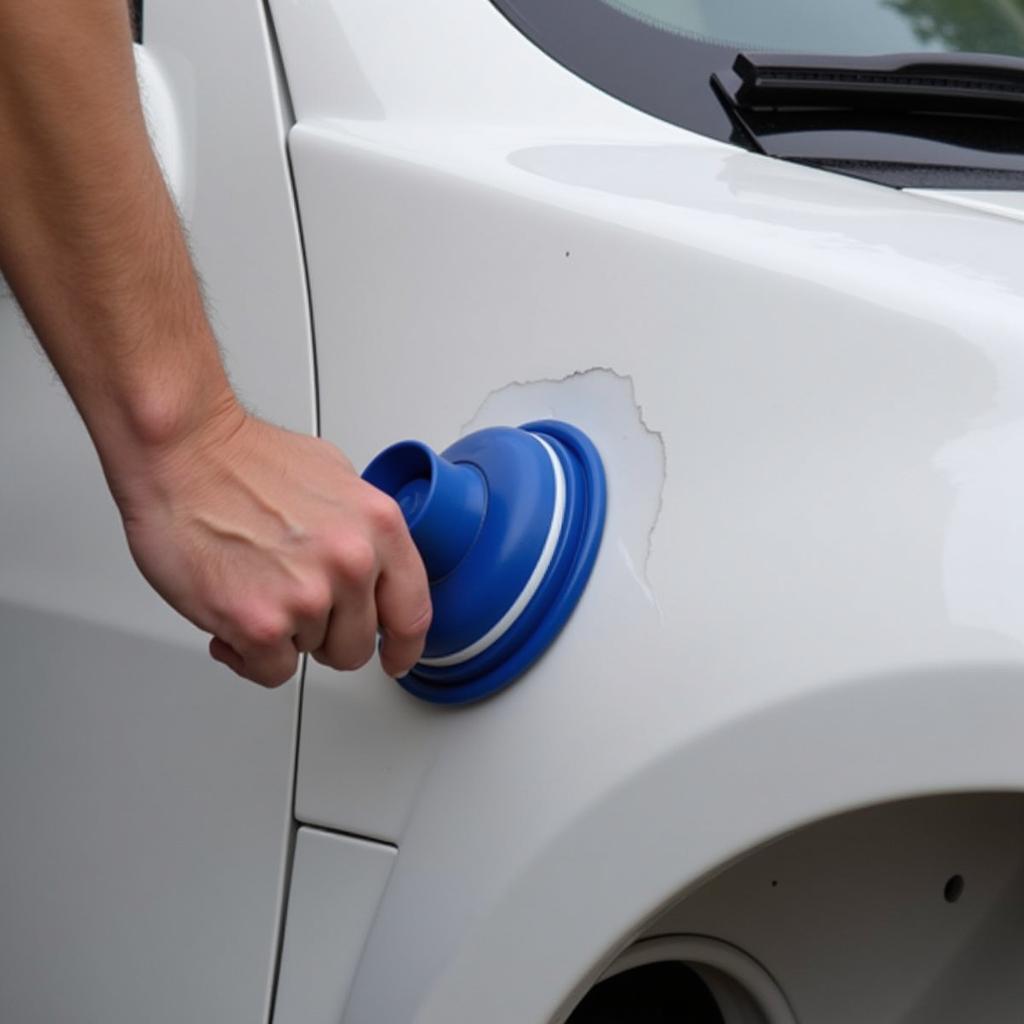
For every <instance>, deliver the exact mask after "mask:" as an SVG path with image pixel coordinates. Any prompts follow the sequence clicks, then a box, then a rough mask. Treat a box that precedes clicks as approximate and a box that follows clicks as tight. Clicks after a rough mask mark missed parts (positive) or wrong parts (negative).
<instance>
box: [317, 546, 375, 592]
mask: <svg viewBox="0 0 1024 1024" xmlns="http://www.w3.org/2000/svg"><path fill="white" fill-rule="evenodd" d="M328 550H329V558H330V562H331V565H332V567H333V570H334V573H335V574H336V575H337V576H338V578H339V579H341V580H342V581H343V582H345V583H348V584H349V585H350V586H353V587H356V588H358V589H365V588H367V587H369V586H371V585H372V584H373V583H374V581H375V580H376V578H377V552H376V551H375V550H374V548H373V545H372V544H371V543H370V541H369V540H367V539H366V538H365V537H362V536H360V535H359V534H357V533H346V534H343V535H342V536H340V537H336V538H334V539H333V540H332V541H330V542H329V544H328Z"/></svg>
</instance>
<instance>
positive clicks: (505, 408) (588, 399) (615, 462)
mask: <svg viewBox="0 0 1024 1024" xmlns="http://www.w3.org/2000/svg"><path fill="white" fill-rule="evenodd" d="M535 419H558V420H564V421H566V422H567V423H572V424H573V425H574V426H577V427H579V428H580V429H581V430H583V431H584V432H585V433H586V434H588V435H589V436H590V438H591V440H593V442H594V444H595V445H597V448H598V451H599V452H600V453H601V458H602V460H603V461H604V467H605V474H606V476H607V479H608V519H607V522H606V526H605V535H604V541H603V546H602V554H601V561H602V562H604V563H605V565H606V566H607V564H608V563H609V562H610V561H611V560H613V559H614V560H615V561H616V562H617V563H619V565H620V566H621V567H622V568H623V569H624V570H625V573H624V577H625V582H626V583H627V584H628V583H629V582H630V581H632V584H633V586H634V588H639V590H640V591H641V592H642V594H643V595H644V598H645V599H646V601H647V602H648V603H649V604H650V605H651V606H652V607H653V608H655V609H657V607H658V605H657V600H656V598H655V595H654V593H653V591H652V589H651V585H650V582H649V580H648V575H647V570H648V565H649V563H650V559H651V554H652V551H653V545H654V531H655V528H656V527H657V523H658V517H659V514H660V512H661V502H662V490H663V488H664V485H665V467H666V456H665V445H664V441H663V438H662V435H661V433H660V432H658V431H657V430H653V429H651V427H649V426H648V425H647V423H646V422H645V420H644V416H643V410H642V409H641V406H640V404H639V402H638V401H637V397H636V389H635V387H634V383H633V378H632V377H630V376H628V375H625V374H620V373H618V372H616V371H615V370H614V369H612V368H610V367H603V366H601V367H593V368H591V369H588V370H582V371H577V372H575V373H572V374H569V375H568V376H566V377H561V378H544V379H540V380H528V381H512V382H511V383H509V384H506V385H504V386H503V387H500V388H498V389H496V390H495V391H492V392H491V393H490V394H489V395H488V396H487V398H486V399H485V400H484V402H483V404H482V405H481V406H480V408H479V409H478V410H477V412H476V414H475V415H474V416H473V418H472V419H471V420H469V422H467V423H465V424H463V426H462V431H461V432H462V434H468V433H471V432H472V431H474V430H480V429H481V428H483V427H493V426H501V425H513V426H514V425H518V424H520V423H525V422H527V421H529V420H535ZM604 571H607V569H606V570H604Z"/></svg>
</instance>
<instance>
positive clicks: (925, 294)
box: [274, 0, 1024, 1024]
mask: <svg viewBox="0 0 1024 1024" xmlns="http://www.w3.org/2000/svg"><path fill="white" fill-rule="evenodd" d="M274 14H275V19H276V23H277V27H278V32H279V35H280V39H281V42H282V47H283V55H284V63H285V68H286V71H287V73H288V75H289V80H290V82H291V85H292V90H293V98H294V102H295V104H296V113H297V119H298V124H297V126H296V128H294V129H293V131H292V133H291V136H290V149H291V153H292V159H293V163H294V168H295V174H296V185H297V191H298V199H299V205H300V210H301V211H302V216H303V223H304V230H305V238H306V247H307V248H306V251H307V259H308V262H309V269H310V284H311V295H312V302H313V312H314V323H315V328H316V333H317V339H318V360H319V362H318V367H319V374H320V387H321V403H322V410H323V422H322V426H323V431H324V434H325V436H327V437H329V438H330V439H332V440H334V441H336V442H337V443H338V444H340V445H342V446H343V447H345V448H346V449H347V450H348V451H349V453H350V454H351V455H352V457H353V458H354V459H355V460H356V461H357V462H359V463H364V462H365V461H367V460H368V459H369V457H370V456H372V454H373V453H374V452H375V451H376V450H378V449H379V448H380V447H382V446H384V445H385V444H387V443H389V442H391V441H394V440H397V439H398V438H400V437H404V436H414V437H419V438H422V439H423V440H426V441H428V442H429V443H431V444H434V445H438V446H441V445H443V444H445V443H447V442H448V441H450V440H452V439H454V438H455V437H457V436H459V434H460V433H462V432H464V431H465V430H466V429H468V428H469V427H470V426H472V425H474V424H475V423H476V414H477V410H478V409H479V408H480V407H481V406H482V405H484V404H485V403H487V401H488V396H491V395H494V394H496V393H503V394H504V395H505V400H504V403H503V407H502V408H503V412H504V413H505V414H506V416H507V417H508V421H509V422H514V421H522V420H527V419H530V418H532V417H534V416H537V415H548V416H551V415H554V416H560V417H562V418H565V419H570V420H573V421H574V422H577V423H578V424H579V425H580V426H582V427H584V428H585V429H587V430H589V431H591V432H592V433H593V436H594V437H595V439H596V440H597V441H598V444H599V446H602V450H603V453H604V454H605V458H606V464H607V470H608V476H609V493H610V510H609V522H608V527H607V533H606V537H605V541H604V547H603V550H602V554H601V556H600V559H599V562H598V566H597V569H596V571H595V575H594V579H593V581H592V583H591V585H590V587H589V590H588V592H587V594H586V595H585V597H584V599H583V601H582V602H581V604H580V606H579V608H578V609H577V611H576V613H575V615H574V617H573V618H572V620H571V621H570V623H569V625H568V627H567V628H566V631H565V633H564V635H563V636H562V638H561V639H560V640H559V642H558V643H557V644H556V646H555V647H554V648H553V649H552V650H551V651H550V652H549V653H548V654H547V655H546V656H545V658H544V659H543V660H542V661H541V662H540V663H539V664H538V665H537V666H536V667H535V668H534V670H533V671H532V672H531V673H530V674H529V676H528V677H527V678H526V679H525V680H523V681H522V682H521V683H520V684H518V685H517V686H516V687H515V688H514V689H513V690H512V691H510V692H509V693H507V694H505V695H503V696H501V697H499V698H497V699H496V700H494V701H491V702H488V703H485V704H483V705H480V706H478V707H474V708H470V709H466V710H463V711H460V712H457V713H455V714H452V713H450V712H446V711H440V710H437V709H434V708H430V707H427V706H424V705H421V704H418V703H416V702H414V701H413V700H411V699H410V698H408V697H407V696H406V695H405V694H403V693H401V692H400V691H399V690H397V688H394V687H392V686H389V684H388V683H387V681H386V680H385V679H383V678H382V677H381V676H380V674H379V671H378V670H376V669H375V668H372V667H370V668H367V669H365V670H363V671H361V672H359V673H356V674H354V675H352V676H347V677H338V676H335V675H333V674H331V673H328V672H326V671H324V670H322V669H320V668H318V667H312V669H311V672H310V675H309V679H308V681H307V694H306V700H305V704H304V709H303V719H304V720H303V730H302V742H301V749H300V767H299V779H298V792H297V814H298V816H299V817H300V818H301V819H302V820H304V821H308V822H312V823H315V824H320V825H324V826H328V827H332V828H339V829H343V830H345V831H351V832H355V833H358V834H363V835H368V836H375V837H378V838H381V839H385V840H390V841H394V842H396V843H397V844H398V846H399V856H398V859H397V861H396V865H395V869H394V873H393V875H392V878H391V882H390V884H389V887H388V890H387V892H386V893H385V896H384V899H383V902H382V905H381V910H380V914H379V917H378V919H377V922H376V924H375V926H374V929H373V932H372V933H371V936H370V940H369V944H368V946H367V950H366V952H365V954H364V957H363V961H362V964H361V967H360V971H359V974H358V976H357V978H356V981H355V987H354V991H353V994H352V998H351V1000H350V1002H349V1004H348V1010H347V1014H346V1016H345V1020H346V1022H349V1024H363V1022H367V1024H368V1022H371V1021H379V1020H395V1021H398V1020H414V1021H417V1022H438V1024H440V1022H450V1021H461V1020H472V1019H487V1020H490V1021H509V1022H512V1021H523V1020H531V1021H534V1020H535V1021H538V1022H541V1021H545V1020H548V1019H550V1018H551V1016H552V1015H553V1014H556V1013H558V1012H559V1011H560V1009H561V1010H562V1011H563V1012H564V1010H565V1008H566V1007H567V1006H569V1005H571V995H572V991H573V987H574V985H576V984H577V983H582V982H585V979H586V978H588V977H593V976H594V973H595V971H597V970H598V969H599V967H600V965H601V964H602V963H603V962H606V961H607V958H608V957H609V956H610V955H611V954H612V952H614V950H616V949H617V948H620V947H621V945H622V944H623V943H625V942H626V941H627V940H628V938H629V936H630V935H631V934H636V933H637V932H638V931H639V929H640V928H641V926H642V924H643V922H644V920H645V919H646V918H647V917H648V916H650V915H651V914H653V913H654V912H655V911H656V910H657V909H658V908H659V907H660V906H663V905H664V904H665V903H666V902H667V901H669V900H670V899H671V898H672V897H673V896H675V895H676V894H678V893H680V892H682V891H684V890H685V889H686V888H687V887H688V886H691V885H693V884H694V883H695V882H696V881H697V880H699V879H700V878H701V877H703V876H704V875H706V874H707V873H708V872H711V871H713V870H715V869H716V868H717V867H718V866H719V865H721V864H723V863H726V862H728V861H729V860H730V859H732V858H733V857H735V856H737V855H739V854H740V853H742V852H743V851H744V850H747V849H750V848H752V847H754V846H757V845H759V844H760V843H763V842H765V841H766V840H768V839H770V838H772V837H773V836H776V835H778V834H780V833H782V832H784V831H786V830H788V829H791V828H793V827H795V826H797V825H799V824H801V823H803V822H807V821H811V820H814V819H816V818H818V817H823V816H827V815H829V814H834V813H837V812H839V811H841V810H843V809H846V808H850V807H854V806H858V805H861V804H865V803H873V802H882V801H886V800H890V799H894V798H896V797H900V796H908V795H913V794H925V793H931V792H942V791H947V790H962V789H968V790H969V789H989V788H992V789H1002V788H1010V789H1014V788H1019V787H1020V786H1021V784H1022V782H1024V769H1022V767H1021V765H1020V763H1019V758H1018V756H1017V745H1018V744H1017V737H1016V733H1017V729H1016V722H1018V721H1019V720H1020V715H1021V711H1022V709H1024V691H1022V688H1021V686H1022V684H1024V673H1022V663H1021V646H1020V644H1021V639H1022V628H1024V627H1022V622H1024V620H1022V618H1021V615H1020V611H1021V599H1020V598H1019V597H1018V593H1019V588H1018V586H1017V580H1018V579H1019V578H1020V574H1021V569H1022V568H1024V549H1022V547H1021V544H1020V540H1019V536H1018V531H1017V528H1016V526H1015V522H1016V518H1017V515H1016V509H1017V508H1018V505H1019V502H1020V499H1021V484H1020V478H1019V474H1017V473H1015V472H1014V466H1015V465H1019V464H1020V459H1021V456H1022V455H1024V449H1022V447H1021V446H1022V443H1024V435H1022V434H1021V431H1020V428H1019V420H1020V417H1021V413H1022V412H1024V405H1022V398H1024V395H1022V393H1021V389H1020V384H1021V381H1022V376H1021V375H1022V372H1024V358H1022V353H1021V348H1020V336H1019V324H1020V323H1021V322H1022V319H1021V317H1022V313H1024V303H1022V299H1024V272H1022V270H1021V265H1020V262H1019V260H1016V259H1014V258H1013V253H1014V252H1015V251H1016V250H1017V248H1018V247H1019V245H1020V242H1021V237H1022V236H1021V234H1020V230H1021V229H1020V226H1019V224H1017V223H1015V222H1014V221H1012V220H1010V219H1007V218H1003V217H996V216H991V215H988V214H986V213H982V212H978V211H975V210H970V209H964V208H961V207H956V206H953V205H950V204H948V203H947V202H945V201H938V200H937V199H936V198H933V197H930V196H922V195H909V194H901V193H899V192H896V191H893V190H890V189H886V188H882V187H879V186H874V185H869V184H865V183H862V182H857V181H854V180H850V179H844V178H841V177H837V176H832V175H827V174H823V173H819V172H815V171H812V170H809V169H804V168H800V167H796V166H792V165H786V164H783V163H778V162H774V161H770V160H766V159H764V158H761V157H758V156H755V155H752V154H748V153H744V152H740V151H737V150H735V149H732V148H729V147H726V146H722V145H719V144H717V143H712V142H709V141H707V140H704V139H701V138H698V137H695V136H692V135H689V134H687V133H686V132H683V131H680V130H677V129H670V128H668V126H665V125H662V124H659V123H657V122H655V121H653V120H652V119H650V118H648V117H646V116H644V115H642V114H639V113H636V112H635V111H631V110H628V109H627V108H625V107H623V106H622V105H620V104H618V103H616V102H615V101H613V100H611V99H609V98H607V97H604V96H602V95H601V94H600V93H598V92H596V91H595V90H588V89H587V88H586V87H585V86H583V85H582V83H579V82H577V81H576V80H574V79H572V77H571V76H569V75H568V74H567V73H566V72H564V71H563V70H562V69H559V68H557V67H556V66H555V65H553V64H552V63H551V62H550V61H547V60H546V58H544V57H543V55H540V54H539V53H538V52H537V51H535V50H533V49H531V48H530V47H529V46H528V45H525V44H524V41H523V40H522V38H521V37H519V36H518V35H517V34H516V33H515V31H514V30H513V29H512V28H511V27H510V26H509V25H508V24H507V23H505V22H504V21H503V20H502V19H501V18H500V16H498V15H497V14H496V13H495V12H494V10H493V9H491V8H489V7H488V6H487V5H485V4H478V3H472V2H469V0H467V2H465V3H458V2H456V3H448V4H431V3H427V4H419V5H408V4H402V3H397V2H396V3H385V4H382V5H378V6H377V7H375V8H374V9H373V11H372V12H370V11H368V10H367V9H366V8H365V7H363V6H362V5H359V4H355V3H349V2H345V0H335V2H333V3H323V4H319V5H313V6H312V7H308V6H307V7H305V8H304V7H302V6H301V5H300V6H297V7H296V6H293V5H288V4H283V3H279V4H276V5H275V6H274ZM314 21H315V23H316V31H315V32H313V33H310V31H309V24H310V23H311V22H314ZM448 39H460V40H472V46H469V45H467V46H465V47H462V48H457V49H456V50H455V52H448V53H447V56H446V59H445V60H443V61H441V62H440V64H439V62H438V53H439V48H440V47H441V45H442V42H441V41H442V40H448ZM431 43H433V44H434V45H430V44H431ZM300 53H301V54H302V58H301V59H300V58H299V54H300ZM330 54H334V55H336V56H337V57H338V59H337V60H334V61H333V62H332V61H331V60H329V55H330ZM341 55H344V57H343V58H342V56H341ZM353 69H358V71H359V77H358V83H355V82H354V81H353V78H352V76H353V74H354V70H353ZM599 368H604V369H605V371H606V372H608V373H611V374H613V375H615V376H616V377H617V378H619V379H622V380H625V381H628V382H629V387H630V389H631V392H632V395H633V397H634V401H635V409H634V414H633V422H632V427H631V428H627V431H628V429H632V430H633V431H635V432H636V434H637V436H641V435H643V434H644V433H647V432H654V433H656V434H657V435H658V437H659V438H660V443H661V444H662V445H663V449H664V475H663V479H662V478H661V477H659V476H658V474H655V475H654V477H653V478H652V479H650V480H648V482H647V483H646V484H645V485H644V486H645V488H646V489H645V490H644V491H642V492H641V493H639V494H637V493H635V492H633V491H630V490H628V489H621V488H620V487H619V486H617V485H618V484H619V482H620V481H623V480H627V479H630V475H629V474H630V468H631V464H630V462H629V457H628V454H627V452H628V447H627V448H626V449H625V450H620V445H619V442H618V439H619V438H620V437H621V432H619V433H614V432H612V431H610V430H609V427H608V422H607V418H606V416H605V415H604V413H605V410H606V409H607V408H608V406H607V403H606V401H605V399H606V398H607V396H602V394H601V391H600V389H599V388H595V389H591V388H590V386H589V385H588V383H587V382H588V381H592V380H597V379H599V374H600V369H599ZM594 371H597V372H598V377H594V376H592V373H593V372H594ZM559 381H560V382H562V383H561V384H560V385H559V384H557V383H555V382H559ZM530 382H547V383H546V386H545V387H544V388H542V389H541V390H537V389H536V388H532V387H530V386H529V384H530ZM654 492H658V493H657V494H655V493H654ZM637 500H639V501H641V502H647V503H650V502H652V501H654V502H655V503H656V504H657V506H658V508H657V521H656V523H655V524H654V525H653V529H652V531H651V533H650V537H649V541H650V555H649V559H647V564H646V569H645V571H638V566H637V564H636V563H637V560H636V558H635V556H634V555H632V554H631V553H632V552H635V551H636V550H637V545H638V537H637V535H636V530H637V528H638V527H637V523H636V522H631V523H629V524H626V522H625V520H626V518H627V517H626V516H625V511H626V510H627V509H629V508H630V507H631V504H632V503H633V502H634V501H637ZM641 539H642V538H641ZM624 552H625V553H624ZM979 737H984V739H983V741H982V742H979V741H978V738H979ZM524 979H528V983H524Z"/></svg>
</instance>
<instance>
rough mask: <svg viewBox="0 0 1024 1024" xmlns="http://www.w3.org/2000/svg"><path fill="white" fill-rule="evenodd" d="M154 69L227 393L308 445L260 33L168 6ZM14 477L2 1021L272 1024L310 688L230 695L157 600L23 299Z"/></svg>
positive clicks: (3, 354) (11, 369)
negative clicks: (300, 739) (296, 773)
mask: <svg viewBox="0 0 1024 1024" xmlns="http://www.w3.org/2000/svg"><path fill="white" fill-rule="evenodd" d="M226 54H230V55H231V64H230V67H229V68H228V67H226V66H225V55H226ZM140 64H141V67H140V74H141V77H142V84H143V92H144V99H145V102H146V104H147V107H148V113H149V115H150V124H151V131H152V133H153V135H154V137H155V139H156V141H157V145H158V147H159V150H160V156H161V160H162V163H163V166H164V169H165V172H166V174H167V176H168V178H169V180H170V182H171V185H172V187H173V188H174V190H175V192H176V195H177V198H178V201H179V204H180V207H181V210H182V214H183V219H184V220H185V223H186V225H187V228H188V232H189V238H190V242H191V245H192V248H193V251H194V254H195V259H196V262H197V264H198V267H199V271H200V273H201V275H202V277H203V279H204V281H205V285H206V288H207V291H208V293H209V295H210V296H211V299H212V302H211V309H212V315H213V320H214V325H215V328H216V330H217V333H218V337H219V339H220V341H221V343H222V345H223V347H224V350H225V352H226V355H227V361H228V366H229V370H230V372H231V373H232V376H233V378H234V380H235V382H236V384H237V385H238V387H239V389H240V391H241V393H242V394H243V395H244V396H245V397H246V399H247V400H248V401H249V402H251V403H252V404H253V405H255V406H256V407H257V408H258V409H259V410H260V411H261V412H262V413H263V414H264V415H266V416H268V417H269V418H271V419H273V420H276V421H278V422H281V423H284V424H286V425H288V426H291V427H293V428H295V429H297V430H304V431H307V432H308V431H311V430H312V429H313V427H314V402H313V388H312V348H311V339H310V335H309V327H308V318H307V309H306V294H305V279H304V271H303V265H302V260H301V253H300V248H299V239H298V226H297V220H296V214H295V209H294V205H293V202H292V194H291V186H290V180H289V176H288V167H287V161H286V155H285V129H286V122H285V119H284V116H283V112H282V111H283V108H282V96H281V92H280V87H279V83H278V80H277V77H276V73H275V68H274V63H273V51H272V47H271V43H270V36H269V33H268V27H267V24H266V22H265V19H264V15H263V12H262V10H261V8H260V6H259V4H254V3H248V2H246V0H237V2H236V0H232V2H227V3H222V4H217V5H215V7H213V8H211V7H210V6H209V5H207V4H203V3H199V2H192V0H183V2H179V0H175V2H174V3H173V4H172V3H161V2H158V0H151V2H149V3H147V4H146V44H145V47H144V50H143V52H142V54H141V58H140ZM0 475H2V477H3V481H4V482H3V485H2V487H0V649H2V651H3V659H4V660H3V670H2V678H3V687H2V690H3V693H2V697H0V822H2V824H0V908H2V909H0V1019H2V1020H4V1021H5V1022H10V1024H36V1022H38V1024H54V1022H61V1021H75V1022H83V1024H84V1022H93V1021H96V1022H100V1021H102V1022H103V1024H122V1022H123V1024H137V1022H139V1021H147V1022H152V1024H157V1022H160V1021H168V1022H170V1021H174V1022H176V1024H180V1022H181V1021H218V1022H220V1024H228V1022H238V1024H243V1022H244V1024H252V1022H253V1021H255V1020H261V1019H264V1020H265V1019H267V1018H268V1014H269V1006H270V999H271V993H272V986H273V980H274V973H275V967H276V956H277V947H278V930H279V924H280V919H281V913H282V904H283V899H284V894H285V880H286V868H287V862H288V850H289V844H290V842H291V834H292V820H291V796H292V776H293V766H294V744H295V734H296V718H297V709H298V690H297V686H296V685H295V684H292V685H290V686H288V687H285V688H284V689H282V690H280V691H277V692H274V693H268V692H265V691H260V690H258V689H257V688H256V687H253V686H251V685H250V684H247V683H243V682H242V681H241V680H238V679H232V678H231V676H230V675H229V674H228V673H226V672H225V671H224V670H223V668H221V667H219V666H217V665H215V664H213V663H212V662H211V661H210V660H209V657H208V655H207V652H206V638H204V637H203V636H202V635H201V634H199V633H198V632H197V631H196V630H195V629H194V628H193V627H191V626H190V625H189V624H188V623H186V622H184V621H182V620H180V619H179V618H178V616H177V615H176V614H175V613H174V612H172V611H171V610H170V609H169V608H167V607H166V606H165V605H164V604H163V603H162V602H161V601H160V599H159V598H158V597H157V596H156V595H155V594H154V593H152V592H151V591H150V590H149V588H148V587H147V585H146V583H145V582H144V581H143V580H142V578H141V577H140V576H139V574H138V571H137V569H136V568H135V566H134V565H133V564H132V561H131V558H130V557H129V554H128V551H127V547H126V545H125V542H124V537H123V534H122V532H121V528H120V523H119V521H118V517H117V512H116V509H115V508H114V505H113V503H112V502H111V500H110V498H109V496H108V494H107V492H106V487H105V484H104V482H103V477H102V473H101V471H100V467H99V464H98V461H97V459H96V456H95V455H94V453H93V452H92V450H91V447H90V445H89V441H88V437H87V435H86V433H85V430H84V428H83V426H82V424H81V422H80V421H79V419H78V417H77V415H76V413H75V411H74V407H73V406H72V404H71V402H70V400H69V399H68V398H67V396H66V395H65V394H64V392H63V391H62V389H61V388H60V386H59V385H58V384H57V383H56V382H55V381H54V379H53V374H52V371H51V370H50V369H49V368H48V366H47V365H46V362H45V360H44V358H43V356H42V355H41V354H40V353H39V352H38V351H37V350H36V347H35V342H34V340H33V339H32V338H31V337H30V335H29V332H28V331H27V329H26V328H25V327H24V325H23V321H22V319H21V317H20V314H19V312H18V310H17V307H16V305H15V303H14V302H13V300H12V299H10V298H9V297H0Z"/></svg>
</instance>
